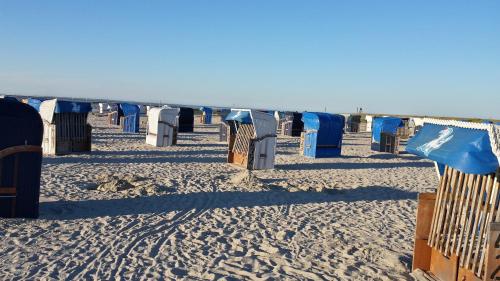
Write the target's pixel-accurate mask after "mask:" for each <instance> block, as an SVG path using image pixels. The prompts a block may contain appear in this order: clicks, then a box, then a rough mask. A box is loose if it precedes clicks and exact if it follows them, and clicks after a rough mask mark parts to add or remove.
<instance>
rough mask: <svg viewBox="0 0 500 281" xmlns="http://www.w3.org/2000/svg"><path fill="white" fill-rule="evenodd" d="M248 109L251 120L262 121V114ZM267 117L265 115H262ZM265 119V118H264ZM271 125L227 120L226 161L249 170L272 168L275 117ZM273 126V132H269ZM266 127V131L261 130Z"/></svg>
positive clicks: (274, 145)
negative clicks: (259, 133)
mask: <svg viewBox="0 0 500 281" xmlns="http://www.w3.org/2000/svg"><path fill="white" fill-rule="evenodd" d="M244 111H249V112H250V114H251V116H252V117H251V118H252V120H253V122H256V120H257V122H262V121H263V120H262V115H264V113H260V115H261V116H259V113H258V112H255V111H252V110H244ZM264 118H267V117H264ZM264 120H265V119H264ZM269 120H273V122H272V123H271V124H272V125H269V124H268V126H262V125H261V124H258V125H257V127H256V125H255V123H251V124H241V123H240V122H237V121H233V120H229V121H227V123H228V125H229V129H228V156H227V162H228V163H230V164H234V165H236V166H238V167H243V168H246V169H249V170H256V169H272V168H274V159H275V153H276V137H277V136H276V134H275V133H276V124H275V123H274V122H275V119H274V118H272V119H270V118H269V119H268V121H269ZM258 126H261V127H258ZM271 127H272V128H273V130H272V131H273V132H274V134H270V133H269V132H270V131H271V130H268V129H269V128H271ZM259 129H260V130H261V131H260V132H261V135H260V136H259V135H258V130H259ZM263 129H267V133H265V131H262V130H263ZM262 132H264V133H262Z"/></svg>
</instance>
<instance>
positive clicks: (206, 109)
mask: <svg viewBox="0 0 500 281" xmlns="http://www.w3.org/2000/svg"><path fill="white" fill-rule="evenodd" d="M200 110H201V111H203V112H205V114H212V108H211V107H205V106H203V107H201V108H200Z"/></svg>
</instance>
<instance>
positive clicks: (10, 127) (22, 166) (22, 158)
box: [0, 99, 43, 218]
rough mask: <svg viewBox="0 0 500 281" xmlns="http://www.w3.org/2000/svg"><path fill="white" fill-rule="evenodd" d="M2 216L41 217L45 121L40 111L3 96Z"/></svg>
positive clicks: (0, 145) (0, 142)
mask: <svg viewBox="0 0 500 281" xmlns="http://www.w3.org/2000/svg"><path fill="white" fill-rule="evenodd" d="M0 132H2V137H1V138H0V217H23V218H37V217H38V201H39V193H40V173H41V166H42V146H41V145H42V138H43V124H42V119H41V118H40V115H39V114H38V112H37V111H36V110H35V109H34V108H32V107H31V106H29V105H27V104H24V103H20V102H17V101H9V100H3V99H0Z"/></svg>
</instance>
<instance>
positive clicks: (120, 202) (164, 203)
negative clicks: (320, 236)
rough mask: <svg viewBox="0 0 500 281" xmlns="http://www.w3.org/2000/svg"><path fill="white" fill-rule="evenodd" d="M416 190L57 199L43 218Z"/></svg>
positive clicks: (386, 195)
mask: <svg viewBox="0 0 500 281" xmlns="http://www.w3.org/2000/svg"><path fill="white" fill-rule="evenodd" d="M416 197H417V193H416V192H409V191H404V190H401V189H399V188H394V187H381V186H368V187H359V188H356V189H350V190H331V191H329V192H286V191H282V190H270V191H257V192H243V191H233V192H196V193H186V194H168V195H162V196H151V197H136V198H123V199H109V200H86V201H54V202H41V203H40V214H41V216H40V218H41V219H48V220H73V219H90V218H97V217H103V216H123V215H141V214H152V213H153V214H154V213H164V212H172V211H189V210H194V209H196V210H198V211H199V210H201V209H205V210H208V209H225V208H239V207H244V208H252V207H266V206H280V205H300V204H315V203H330V202H347V203H351V202H357V201H386V200H415V199H416Z"/></svg>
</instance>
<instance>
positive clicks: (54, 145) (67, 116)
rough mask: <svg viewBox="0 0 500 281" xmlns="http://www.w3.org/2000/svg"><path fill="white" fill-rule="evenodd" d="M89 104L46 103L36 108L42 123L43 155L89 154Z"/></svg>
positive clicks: (90, 132) (50, 101) (55, 101)
mask: <svg viewBox="0 0 500 281" xmlns="http://www.w3.org/2000/svg"><path fill="white" fill-rule="evenodd" d="M91 111H92V107H91V105H90V103H84V102H70V101H61V100H57V99H53V100H46V101H44V102H42V103H41V104H40V115H41V116H42V120H43V127H44V130H43V131H44V134H43V143H42V147H43V153H45V154H52V155H64V154H71V153H78V152H90V151H91V144H92V127H91V126H90V125H89V124H88V123H87V116H88V114H89V112H91Z"/></svg>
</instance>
